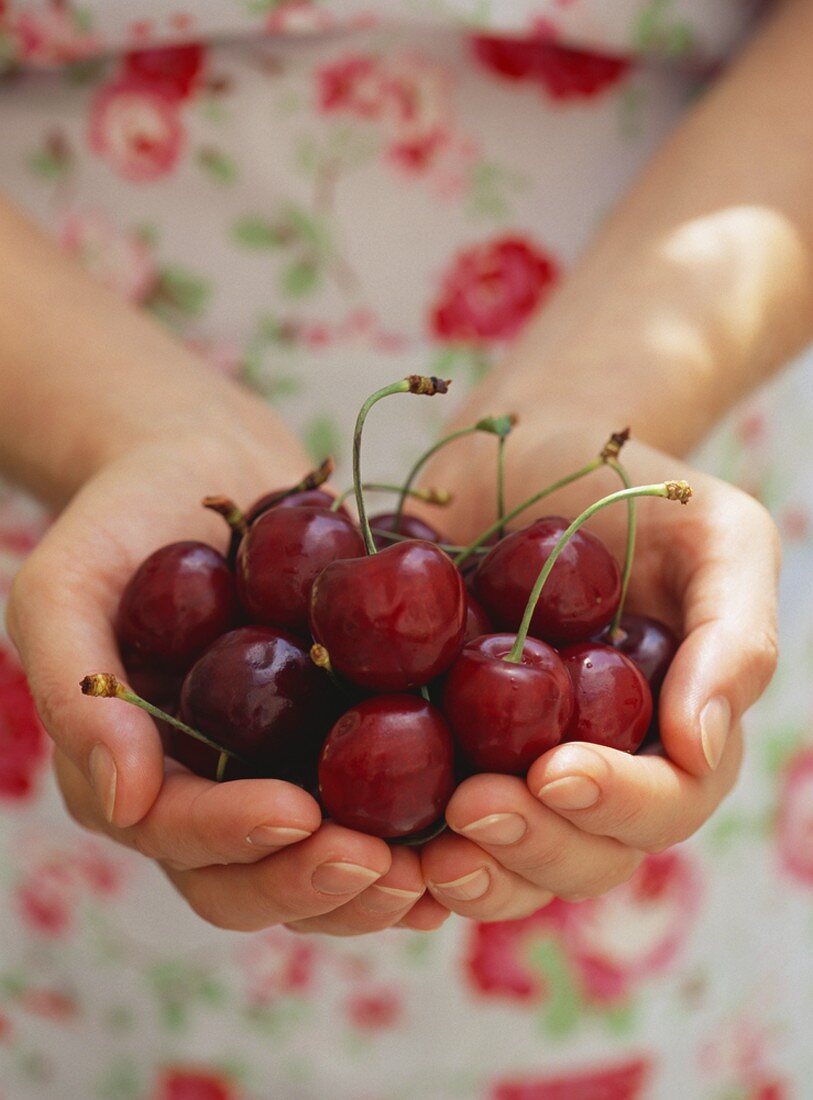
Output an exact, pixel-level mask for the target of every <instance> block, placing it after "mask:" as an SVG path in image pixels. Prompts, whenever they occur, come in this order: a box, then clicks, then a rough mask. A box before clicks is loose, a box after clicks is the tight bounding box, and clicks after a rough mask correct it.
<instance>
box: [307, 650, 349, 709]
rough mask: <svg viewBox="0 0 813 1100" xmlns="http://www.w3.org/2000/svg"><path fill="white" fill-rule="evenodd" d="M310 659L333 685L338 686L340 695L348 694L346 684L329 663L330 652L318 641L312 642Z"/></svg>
mask: <svg viewBox="0 0 813 1100" xmlns="http://www.w3.org/2000/svg"><path fill="white" fill-rule="evenodd" d="M310 659H311V660H312V661H313V663H314V664H315V665H316V667H317V668H321V669H322V671H323V672H324V673H325V674H326V675H327V677H328V678H329V679H330V681H331V682H332V684H333V686H334V687H336V688H338V689H339V691H340V692H341V693H342V695H348V696H349V695H350V692H349V691H348V689H347V684H344V683H342V681H341V680H340V679H339V677H338V676H337V675H336V670H335V669H334V667H333V665H332V664H331V663H330V654H329V653H328V651H327V650H326V649H325V647H324V646H323V645H319V643H318V642H314V643H313V645H312V646H311V648H310Z"/></svg>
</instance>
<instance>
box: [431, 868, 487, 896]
mask: <svg viewBox="0 0 813 1100" xmlns="http://www.w3.org/2000/svg"><path fill="white" fill-rule="evenodd" d="M490 882H491V879H490V878H489V874H488V871H487V870H486V869H485V867H478V869H477V870H476V871H472V872H471V873H470V874H468V875H463V877H462V878H456V879H453V880H452V881H451V882H433V883H432V887H433V889H435V890H437V892H438V893H439V894H445V895H446V897H447V898H453V899H454V900H455V901H474V900H475V899H476V898H481V897H482V896H483V894H484V893H485V892H486V890H487V889H488V887H489V884H490Z"/></svg>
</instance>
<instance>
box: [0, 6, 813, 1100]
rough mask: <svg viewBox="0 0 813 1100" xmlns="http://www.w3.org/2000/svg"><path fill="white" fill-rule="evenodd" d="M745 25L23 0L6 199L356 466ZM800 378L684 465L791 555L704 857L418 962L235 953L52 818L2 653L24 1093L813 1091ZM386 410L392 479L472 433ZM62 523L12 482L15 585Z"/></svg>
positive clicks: (695, 9) (511, 328) (706, 17)
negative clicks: (769, 681) (723, 487)
mask: <svg viewBox="0 0 813 1100" xmlns="http://www.w3.org/2000/svg"><path fill="white" fill-rule="evenodd" d="M753 7H754V5H753V4H750V3H746V2H745V0H377V2H375V3H374V2H372V0H321V2H320V0H208V2H206V3H203V2H201V3H198V4H194V3H186V4H184V3H180V2H171V3H158V2H157V0H81V2H79V3H76V4H72V3H69V2H67V0H61V2H60V0H52V2H50V3H49V2H47V0H31V2H19V3H15V2H14V0H12V2H11V3H9V2H8V0H6V2H5V3H2V2H0V68H2V73H3V76H2V80H0V135H2V142H1V143H0V189H2V190H3V191H4V192H6V193H8V194H9V195H11V196H12V197H13V198H14V199H16V200H17V201H18V202H19V203H20V204H21V205H22V206H24V207H25V208H26V209H27V210H29V211H30V212H31V213H32V214H33V215H34V217H36V218H37V219H38V221H39V222H40V223H41V224H42V225H43V226H44V227H45V228H46V229H47V230H48V231H49V232H51V233H52V234H53V235H54V236H55V237H56V238H57V239H58V240H59V241H60V242H61V244H62V245H63V247H64V248H65V249H66V250H67V251H68V252H70V253H72V254H73V255H75V256H76V257H77V258H78V259H79V260H80V261H81V262H82V263H84V264H85V265H86V266H87V267H88V268H89V269H90V271H91V272H92V273H93V274H94V275H96V276H97V277H98V278H99V279H100V280H102V281H103V282H105V283H107V284H108V285H109V286H112V287H114V288H115V289H116V290H117V291H118V292H119V293H120V294H122V295H123V296H124V297H125V298H127V299H129V300H130V301H132V302H135V303H138V304H139V305H140V306H141V307H142V308H143V309H145V310H148V311H149V312H150V313H152V314H153V315H154V316H155V317H156V318H158V319H159V320H160V321H161V322H162V323H164V324H166V325H168V326H170V327H171V328H172V329H173V330H175V331H176V332H177V333H178V334H179V336H181V337H182V338H183V339H185V340H187V341H188V342H189V343H190V344H192V345H193V346H194V347H195V348H196V349H197V350H198V351H199V352H200V353H201V354H202V357H203V359H204V360H206V361H207V362H208V363H209V364H210V366H211V369H212V370H216V371H221V372H224V373H226V374H228V375H230V376H232V377H233V378H235V379H237V380H239V381H241V382H243V383H245V384H246V385H247V386H250V387H252V388H253V389H254V390H255V391H257V392H258V393H260V394H262V395H264V396H265V397H266V398H267V399H268V400H269V401H272V402H274V403H275V405H277V406H278V408H279V410H280V412H281V413H282V414H283V415H284V416H285V417H286V419H287V420H288V421H289V422H290V423H291V424H292V425H293V426H294V427H295V428H296V429H297V430H298V431H299V433H300V434H301V436H302V438H303V439H304V440H305V442H306V444H307V446H308V448H309V450H310V451H311V452H312V454H313V456H314V458H321V457H323V456H324V455H325V454H326V453H328V452H330V453H333V454H334V455H336V456H337V458H338V459H339V461H340V463H341V464H343V473H344V474H346V459H347V441H348V438H349V428H350V424H351V417H352V415H353V411H354V406H355V404H356V402H357V400H358V398H359V397H360V396H361V394H362V393H366V392H369V391H370V390H371V389H372V388H374V387H375V386H376V385H378V384H383V383H384V382H387V381H390V380H392V379H393V378H397V377H399V376H401V375H403V374H406V373H412V372H415V371H421V372H423V373H434V374H443V375H444V376H449V377H452V378H454V379H455V387H454V389H455V390H457V396H456V398H455V397H451V396H450V398H449V401H454V400H460V398H461V396H462V395H463V394H464V393H465V391H466V389H467V388H468V387H470V386H471V385H472V384H474V383H476V382H477V381H478V380H479V379H480V378H482V377H483V376H484V375H485V374H486V372H487V371H488V370H489V367H490V366H491V364H492V362H494V361H495V359H496V358H498V357H499V355H500V353H501V351H502V349H503V348H504V347H505V345H506V342H507V341H510V340H511V338H512V337H513V336H514V335H515V334H516V332H517V331H518V330H519V328H520V327H521V326H522V324H523V322H524V321H525V320H526V319H527V318H528V317H529V315H530V314H531V313H532V312H534V311H536V310H537V309H539V308H541V307H543V306H544V302H545V300H546V298H547V296H548V295H549V293H550V291H551V289H552V287H554V286H555V285H556V283H557V281H558V280H560V279H561V278H562V277H563V275H564V274H565V273H566V272H567V270H568V268H569V267H570V266H571V265H572V263H573V261H574V258H575V257H576V256H577V255H578V254H579V252H580V250H581V249H582V248H583V246H584V245H585V242H586V241H587V240H588V238H589V237H590V234H591V232H592V230H593V229H594V227H595V226H596V224H597V223H598V221H599V220H600V219H601V217H602V216H603V215H604V214H605V212H606V211H607V210H608V208H609V207H610V206H611V204H612V203H613V202H614V201H615V200H616V198H617V197H618V196H619V195H620V194H622V193H623V191H624V190H625V188H626V187H627V185H628V184H629V183H630V181H631V180H632V179H633V178H634V177H635V176H636V174H637V173H638V172H639V171H640V169H641V168H642V166H643V165H644V164H645V163H646V162H647V160H648V158H649V157H650V155H651V154H652V152H653V150H654V149H655V148H656V147H657V145H658V143H659V142H660V141H661V140H662V138H663V136H664V135H665V134H666V133H667V132H668V131H669V130H670V128H671V127H673V126H674V125H675V123H676V122H677V120H678V119H679V118H680V115H681V113H682V111H683V109H684V107H685V105H686V103H687V102H688V100H689V99H690V97H691V96H692V94H693V93H694V92H695V91H696V89H697V87H698V85H699V84H700V82H701V81H702V80H703V79H705V78H706V77H707V76H708V74H709V72H710V71H711V70H712V68H713V67H714V66H715V65H717V64H718V63H719V62H720V61H721V60H722V59H724V58H725V56H726V55H727V54H728V53H730V52H731V51H732V50H734V49H735V48H736V46H737V44H738V42H739V41H740V40H741V38H742V36H743V35H744V34H745V33H747V31H748V28H749V25H750V21H751V17H752V15H753ZM202 369H204V368H202ZM806 374H807V372H806V369H805V365H804V364H800V365H799V366H798V367H796V368H795V369H793V370H791V371H789V372H787V373H786V375H785V376H784V378H783V379H782V380H781V381H780V382H778V383H777V384H775V385H773V386H772V387H771V388H770V389H769V390H768V391H766V392H765V393H764V394H763V395H761V396H760V397H759V398H758V399H756V400H752V401H751V402H749V404H748V407H747V408H744V409H740V410H738V411H737V412H736V413H735V414H733V415H732V416H731V417H730V418H729V420H728V421H727V423H726V424H725V425H723V426H722V427H721V428H720V429H719V431H718V432H717V433H716V435H715V437H714V439H713V440H711V441H710V443H709V444H708V446H707V447H706V448H705V450H704V452H703V453H702V455H700V456H699V461H700V462H701V463H702V464H703V465H704V466H705V467H707V468H709V469H711V470H713V471H714V472H716V473H718V474H720V475H721V476H723V477H726V478H729V479H730V480H732V481H734V482H738V483H740V484H742V485H744V486H745V488H747V489H749V490H750V491H753V492H755V493H756V494H757V495H759V496H760V497H761V498H762V499H763V500H764V501H765V502H766V503H767V504H768V505H769V507H770V508H771V509H772V511H773V513H774V515H775V517H776V518H777V521H778V522H779V524H780V527H781V528H782V531H783V534H784V537H785V542H786V570H785V578H784V587H783V592H782V633H783V644H784V652H785V657H784V659H783V662H782V664H781V667H780V672H779V674H778V676H777V679H776V681H775V683H774V685H773V687H772V688H771V690H770V691H769V693H768V695H767V696H766V698H765V699H764V700H763V701H762V703H761V704H760V705H759V706H758V707H757V708H755V710H754V712H753V713H752V715H751V716H750V720H749V723H748V728H749V737H750V744H751V751H750V753H749V758H748V762H747V765H746V768H745V772H744V775H743V779H742V781H741V783H740V786H739V787H738V790H737V791H736V792H735V794H734V795H733V796H732V797H731V798H730V799H729V801H728V802H727V803H726V804H725V806H724V807H723V808H722V809H721V810H720V811H719V812H718V814H717V815H716V816H715V817H714V818H713V820H712V821H711V822H710V823H709V824H708V825H707V827H706V828H705V829H703V830H702V831H701V833H700V835H699V836H698V837H696V838H695V839H694V840H693V841H692V842H690V843H687V844H685V845H682V846H680V847H679V848H676V849H673V850H671V851H669V852H666V853H664V854H662V855H658V856H652V857H650V858H648V859H647V860H646V862H645V863H644V865H643V866H642V868H641V870H640V871H639V872H638V873H637V874H636V876H635V877H634V878H633V879H632V880H631V881H630V882H629V883H628V884H627V885H625V886H622V887H620V888H619V889H617V890H615V891H613V892H612V893H611V894H609V895H608V896H606V897H603V898H601V899H598V900H595V901H588V902H584V903H582V904H579V905H567V904H563V903H558V902H556V903H554V904H552V905H551V906H549V907H548V908H546V909H545V910H543V911H541V912H539V913H538V914H537V915H535V916H533V917H529V918H528V919H527V920H521V921H516V922H510V923H502V924H488V925H477V924H475V923H471V922H465V921H462V920H460V919H457V918H453V919H452V920H450V921H449V922H448V923H447V924H446V925H445V926H444V928H443V929H442V930H441V931H440V932H439V933H437V934H435V935H431V936H423V935H420V934H417V933H410V932H404V931H392V932H388V933H385V934H382V935H379V936H375V937H369V938H361V939H357V940H350V941H343V940H340V939H331V938H327V937H315V938H314V937H301V936H297V935H293V934H290V933H288V932H287V931H286V930H285V929H281V928H274V929H270V930H268V931H266V932H263V933H260V934H256V935H249V936H246V935H237V934H230V933H226V932H222V931H219V930H216V929H213V928H211V927H209V926H207V925H206V924H204V923H203V922H201V921H200V920H198V919H197V918H196V917H195V916H194V915H192V914H191V913H190V912H189V911H188V910H187V909H186V907H185V905H184V904H183V902H182V901H180V899H178V898H177V897H176V896H175V894H174V892H173V891H172V890H170V889H169V887H168V886H167V885H166V883H165V881H164V879H163V877H162V875H161V873H160V872H159V871H158V870H157V869H156V868H155V867H154V866H152V865H151V864H149V863H148V862H147V861H146V860H145V859H143V858H142V857H140V856H138V855H136V854H133V853H131V852H129V851H126V850H124V849H122V848H119V847H116V846H114V845H113V844H111V843H108V842H106V841H104V840H101V839H99V838H95V837H92V836H90V835H88V834H86V833H84V832H82V831H81V830H80V829H79V828H78V827H76V826H75V825H74V824H73V823H72V822H70V821H68V820H67V819H66V815H65V812H64V810H63V809H62V806H61V803H60V800H59V796H58V794H57V793H56V791H55V787H54V783H53V780H52V778H51V776H50V773H49V769H48V750H47V747H46V743H45V738H44V736H43V733H42V731H41V729H40V727H39V725H38V723H37V720H36V717H35V715H34V712H33V709H32V706H31V702H30V698H29V695H28V693H27V689H26V685H25V681H24V678H23V676H22V674H21V672H20V669H19V666H18V664H17V663H16V659H15V656H14V655H13V651H12V649H11V647H10V645H9V644H8V643H7V642H4V641H2V639H0V804H1V805H2V810H3V814H2V817H0V1097H1V1098H2V1100H28V1098H36V1100H271V1098H274V1100H277V1098H279V1100H323V1098H326V1097H330V1098H331V1100H333V1098H336V1100H418V1098H420V1100H453V1098H461V1100H473V1098H476V1100H634V1098H654V1100H672V1098H675V1100H683V1098H688V1097H691V1098H697V1100H779V1098H789V1097H800V1098H804V1097H809V1096H810V1095H811V1094H812V1093H811V1085H810V1080H811V1074H813V1053H811V1047H810V1043H809V1020H810V1019H811V1014H812V1013H813V952H811V950H810V947H811V946H813V747H811V745H810V739H809V735H808V725H809V722H810V697H809V693H808V691H807V684H808V683H809V680H810V673H811V671H813V631H812V630H811V622H813V616H811V614H810V610H811V609H810V596H811V592H810V580H809V578H810V576H811V571H812V570H813V534H811V529H810V522H809V516H810V509H811V507H812V506H813V495H812V494H813V489H811V486H810V479H809V478H808V477H805V476H804V463H805V455H806V448H809V444H808V440H809V439H810V438H811V428H812V427H813V395H811V392H810V390H811V387H810V383H809V381H808V380H807V378H806ZM337 394H338V395H343V394H347V395H348V396H347V398H346V399H344V398H343V397H341V396H340V397H338V398H337ZM396 404H397V403H396V402H393V403H391V405H390V407H389V408H388V407H387V405H386V403H385V404H383V405H381V406H380V407H379V410H377V411H376V417H375V424H374V425H372V424H371V431H370V432H369V444H370V458H369V462H370V468H375V469H377V470H378V471H379V472H380V476H381V477H382V478H384V477H389V478H393V477H397V475H398V473H399V472H402V471H403V470H404V467H405V463H406V462H408V461H409V460H410V458H412V457H414V456H415V454H416V453H417V451H418V450H419V449H420V448H421V447H422V446H423V445H424V444H425V442H426V441H427V440H428V439H430V438H431V436H432V434H433V433H434V431H435V430H436V428H437V426H438V424H439V422H440V418H441V417H442V416H447V415H448V412H449V407H448V404H447V406H446V407H445V408H443V409H442V410H441V409H439V408H438V407H437V406H438V405H439V404H440V402H426V403H425V404H424V403H420V406H419V407H416V409H415V410H414V414H413V418H412V419H411V420H410V423H409V427H408V428H405V426H404V423H403V420H402V418H401V414H400V412H399V411H398V410H396V409H395V408H393V406H394V405H396ZM411 411H412V410H411ZM216 490H217V486H213V491H216ZM43 525H44V519H43V516H42V514H41V513H40V511H39V510H38V509H37V508H36V506H35V505H33V504H32V503H31V502H30V501H27V500H26V499H25V498H24V497H23V496H22V495H20V494H19V493H17V492H15V491H13V490H12V489H11V488H10V487H7V488H5V489H0V597H2V595H4V594H6V593H7V591H8V586H9V584H10V581H11V578H12V576H13V574H14V572H15V570H16V569H17V568H18V566H19V564H20V561H21V560H22V558H23V557H24V555H25V554H26V553H27V552H28V551H29V550H30V549H31V547H32V546H33V545H34V544H35V542H36V540H37V538H38V536H39V534H40V533H41V531H42V529H43Z"/></svg>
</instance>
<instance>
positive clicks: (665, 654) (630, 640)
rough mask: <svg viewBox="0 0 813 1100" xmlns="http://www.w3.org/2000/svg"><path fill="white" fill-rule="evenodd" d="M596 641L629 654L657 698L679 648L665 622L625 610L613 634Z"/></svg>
mask: <svg viewBox="0 0 813 1100" xmlns="http://www.w3.org/2000/svg"><path fill="white" fill-rule="evenodd" d="M596 640H597V641H601V642H604V644H605V645H611V646H613V647H614V648H615V649H617V650H618V651H619V652H620V653H623V654H625V655H626V656H627V657H629V658H630V660H631V661H633V662H634V663H635V664H636V665H637V666H638V668H639V669H640V670H641V672H643V674H644V676H645V677H646V680H647V683H648V684H649V687H650V690H651V691H652V696H653V699H657V697H658V694H659V693H660V689H661V685H662V684H663V681H664V679H665V677H666V673H667V672H668V671H669V666H670V664H671V663H672V660H673V658H674V656H675V654H676V653H677V649H678V640H677V638H676V637H675V635H674V633H673V632H672V631H671V630H670V629H669V627H668V626H667V625H666V624H665V623H662V622H660V621H659V620H658V619H650V618H649V617H648V616H646V615H633V614H627V613H625V614H624V615H622V616H621V624H620V627H619V630H618V633H617V634H616V636H615V637H612V636H611V635H609V634H606V635H604V636H602V637H600V638H598V639H596Z"/></svg>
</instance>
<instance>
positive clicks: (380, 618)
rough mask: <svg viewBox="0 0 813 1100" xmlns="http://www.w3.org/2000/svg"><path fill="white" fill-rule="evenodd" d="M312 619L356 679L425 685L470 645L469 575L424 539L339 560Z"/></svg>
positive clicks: (389, 685)
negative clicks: (466, 636)
mask: <svg viewBox="0 0 813 1100" xmlns="http://www.w3.org/2000/svg"><path fill="white" fill-rule="evenodd" d="M310 624H311V630H312V632H313V636H314V638H315V639H316V641H317V642H319V643H320V644H321V645H323V646H324V647H325V649H327V651H328V654H329V655H330V661H331V663H332V665H333V668H334V669H335V670H336V671H337V672H338V673H340V674H341V675H342V676H346V677H347V678H348V679H349V680H352V681H353V683H356V684H360V685H361V686H362V687H366V688H373V689H376V690H378V691H403V690H404V689H406V688H411V687H420V686H421V685H423V684H428V683H429V681H430V680H434V678H435V677H436V676H439V675H440V673H442V672H445V671H446V669H447V668H448V667H449V665H450V664H451V663H452V661H453V660H454V658H455V657H456V655H457V652H458V650H459V649H460V646H461V644H462V641H463V632H464V629H465V624H466V596H465V589H464V586H463V578H462V577H461V576H460V573H459V572H458V571H457V569H456V568H455V566H454V564H453V563H452V560H451V558H449V557H447V556H446V554H444V552H443V551H442V550H441V549H440V547H438V546H435V545H434V544H433V543H430V542H421V541H419V540H417V539H410V540H409V541H408V542H398V543H395V544H394V545H393V546H390V547H389V548H388V549H387V550H381V551H380V552H379V553H377V554H371V555H370V556H369V557H356V558H352V559H349V560H345V561H334V562H332V563H331V564H330V565H328V566H326V567H325V568H324V569H323V570H322V572H321V573H320V574H319V576H318V577H317V579H316V581H315V583H314V585H313V588H312V590H311V609H310Z"/></svg>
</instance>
